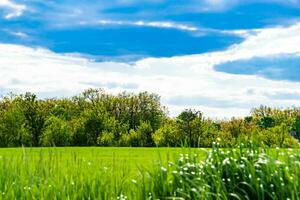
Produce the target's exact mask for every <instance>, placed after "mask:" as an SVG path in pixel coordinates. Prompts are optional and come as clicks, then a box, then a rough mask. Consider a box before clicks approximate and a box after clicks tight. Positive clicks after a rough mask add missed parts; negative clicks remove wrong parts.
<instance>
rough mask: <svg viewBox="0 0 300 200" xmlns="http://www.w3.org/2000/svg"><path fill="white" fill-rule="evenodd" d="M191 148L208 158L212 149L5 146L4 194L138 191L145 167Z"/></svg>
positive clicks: (0, 158) (0, 185) (1, 155)
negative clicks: (136, 189) (137, 187)
mask: <svg viewBox="0 0 300 200" xmlns="http://www.w3.org/2000/svg"><path fill="white" fill-rule="evenodd" d="M191 151H193V152H195V153H197V154H199V156H201V157H203V159H204V157H205V154H206V150H204V149H194V150H189V149H181V148H119V147H116V148H113V147H112V148H105V147H104V148H101V147H78V148H77V147H69V148H68V147H67V148H4V149H0V192H1V194H2V198H4V199H12V198H17V199H19V198H27V199H41V198H46V199H53V198H57V199H61V198H63V199H65V198H70V199H74V198H75V199H76V198H78V199H82V198H84V199H85V198H91V199H94V198H103V199H107V198H111V197H116V195H120V194H122V193H124V192H126V193H128V191H131V192H132V194H131V196H132V197H133V196H135V195H136V194H134V193H135V190H134V187H135V185H136V184H135V180H137V179H139V178H140V175H141V173H144V172H145V171H146V170H150V169H151V168H153V166H154V165H157V164H158V163H163V164H165V165H167V164H168V160H174V159H176V158H177V157H178V155H179V154H185V153H190V152H191ZM0 197H1V196H0Z"/></svg>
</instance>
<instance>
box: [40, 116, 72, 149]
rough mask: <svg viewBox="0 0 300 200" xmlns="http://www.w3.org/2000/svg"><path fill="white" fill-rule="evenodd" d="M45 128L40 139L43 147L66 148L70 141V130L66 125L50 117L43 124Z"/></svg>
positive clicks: (62, 121) (56, 118)
mask: <svg viewBox="0 0 300 200" xmlns="http://www.w3.org/2000/svg"><path fill="white" fill-rule="evenodd" d="M45 124H46V128H45V130H44V131H43V134H42V137H41V143H42V145H43V146H68V145H70V141H71V129H70V127H69V126H68V123H67V122H66V121H64V120H62V119H60V118H58V117H55V116H52V117H50V118H49V119H47V120H46V122H45Z"/></svg>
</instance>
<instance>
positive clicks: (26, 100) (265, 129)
mask: <svg viewBox="0 0 300 200" xmlns="http://www.w3.org/2000/svg"><path fill="white" fill-rule="evenodd" d="M299 136H300V108H290V109H285V110H280V109H273V108H269V107H264V106H261V107H260V108H255V109H253V110H252V111H251V115H250V116H248V117H245V118H244V119H236V118H232V119H231V120H220V121H216V120H212V119H209V118H205V117H204V116H203V113H202V112H200V111H195V110H191V109H187V110H184V111H183V112H182V113H181V114H179V115H178V116H177V117H176V118H170V117H168V115H167V109H166V108H165V107H164V106H163V105H161V102H160V97H159V96H158V95H156V94H150V93H148V92H141V93H139V94H132V93H126V92H123V93H120V94H118V95H112V94H108V93H106V92H104V91H103V90H101V89H89V90H86V91H84V92H83V93H82V94H80V95H77V96H74V97H71V98H59V99H55V98H54V99H38V98H37V96H36V95H35V94H32V93H25V94H21V95H14V94H10V95H8V96H5V97H3V98H2V99H1V100H0V146H1V147H17V146H133V147H137V146H142V147H151V146H182V145H187V146H192V147H211V145H212V143H213V142H215V141H218V142H219V143H220V145H221V146H224V147H225V146H226V147H228V146H234V145H235V144H237V143H240V142H242V141H248V140H250V139H251V140H254V141H258V142H259V143H260V144H263V145H267V146H271V147H273V146H280V147H294V146H299V141H298V140H297V139H296V138H299Z"/></svg>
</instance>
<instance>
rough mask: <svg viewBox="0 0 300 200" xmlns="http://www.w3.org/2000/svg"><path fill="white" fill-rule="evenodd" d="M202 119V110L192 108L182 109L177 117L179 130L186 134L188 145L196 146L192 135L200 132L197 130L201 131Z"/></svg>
mask: <svg viewBox="0 0 300 200" xmlns="http://www.w3.org/2000/svg"><path fill="white" fill-rule="evenodd" d="M202 120H203V116H202V112H200V111H195V110H192V109H187V110H184V111H183V112H182V113H180V115H179V116H178V117H177V122H178V124H179V130H180V131H182V133H184V134H185V135H187V136H188V145H189V146H193V147H194V146H196V144H197V142H196V141H195V139H194V140H193V136H197V135H199V134H201V133H199V130H200V131H201V123H202ZM199 128H200V129H199ZM196 133H197V134H196ZM196 140H197V139H196Z"/></svg>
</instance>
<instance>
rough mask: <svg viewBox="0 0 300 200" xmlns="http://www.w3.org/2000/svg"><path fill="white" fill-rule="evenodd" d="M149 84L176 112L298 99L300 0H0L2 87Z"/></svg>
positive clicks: (237, 111)
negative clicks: (186, 109) (187, 109)
mask: <svg viewBox="0 0 300 200" xmlns="http://www.w3.org/2000/svg"><path fill="white" fill-rule="evenodd" d="M88 88H104V89H105V90H106V91H107V92H110V93H118V92H122V91H125V90H126V91H128V92H134V93H137V92H140V91H149V92H154V93H157V94H158V95H160V96H161V100H162V103H163V104H164V105H166V106H167V107H168V109H169V114H170V116H176V115H177V114H178V113H180V112H181V111H182V110H183V109H185V108H193V109H197V110H201V111H203V112H204V113H205V115H206V116H209V117H213V118H230V117H233V116H235V117H242V116H246V115H248V114H249V112H250V109H251V108H253V107H257V106H260V105H267V106H272V107H278V108H285V107H292V106H299V105H300V0H251V1H249V0H176V1H171V0H110V1H106V0H89V1H88V0H77V1H71V0H59V1H58V0H47V1H43V0H0V95H2V96H3V95H5V94H7V93H9V92H14V93H23V92H27V91H29V92H34V93H36V94H38V96H39V97H41V98H48V97H69V96H72V95H76V94H79V93H80V92H82V91H83V90H85V89H88Z"/></svg>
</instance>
